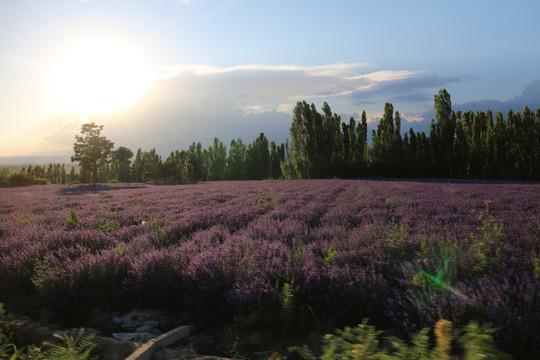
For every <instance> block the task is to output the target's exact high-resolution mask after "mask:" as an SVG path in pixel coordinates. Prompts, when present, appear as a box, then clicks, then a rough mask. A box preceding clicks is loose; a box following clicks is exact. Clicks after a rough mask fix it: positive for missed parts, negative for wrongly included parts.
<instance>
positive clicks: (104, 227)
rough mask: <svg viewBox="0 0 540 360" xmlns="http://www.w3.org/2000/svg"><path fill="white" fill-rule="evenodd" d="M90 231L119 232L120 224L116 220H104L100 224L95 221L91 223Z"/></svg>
mask: <svg viewBox="0 0 540 360" xmlns="http://www.w3.org/2000/svg"><path fill="white" fill-rule="evenodd" d="M89 229H90V230H101V231H105V232H113V231H118V229H120V224H119V223H118V222H116V221H114V220H111V221H109V220H107V219H103V220H101V221H100V222H98V223H97V222H95V221H92V222H91V223H90V227H89Z"/></svg>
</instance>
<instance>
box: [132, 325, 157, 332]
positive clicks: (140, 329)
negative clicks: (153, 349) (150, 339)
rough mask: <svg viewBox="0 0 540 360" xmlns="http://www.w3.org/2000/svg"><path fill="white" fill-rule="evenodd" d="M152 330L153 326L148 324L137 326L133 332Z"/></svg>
mask: <svg viewBox="0 0 540 360" xmlns="http://www.w3.org/2000/svg"><path fill="white" fill-rule="evenodd" d="M152 330H154V328H153V327H152V326H150V325H143V326H139V327H138V328H137V329H136V330H135V332H138V333H143V332H152Z"/></svg>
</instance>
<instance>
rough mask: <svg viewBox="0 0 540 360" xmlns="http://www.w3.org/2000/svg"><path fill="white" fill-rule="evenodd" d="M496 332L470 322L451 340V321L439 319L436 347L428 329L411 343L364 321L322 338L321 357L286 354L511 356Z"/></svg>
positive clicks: (300, 350) (328, 357) (442, 358)
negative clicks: (497, 342)
mask: <svg viewBox="0 0 540 360" xmlns="http://www.w3.org/2000/svg"><path fill="white" fill-rule="evenodd" d="M495 331H497V329H494V328H489V327H480V326H479V325H478V324H477V323H476V322H471V323H469V325H467V326H465V327H464V329H463V334H462V335H461V337H459V338H458V339H457V341H454V340H455V339H456V337H457V334H458V332H457V331H455V330H454V329H453V325H452V323H451V322H450V321H447V320H444V319H441V320H439V321H438V322H437V324H436V325H435V329H434V334H435V346H433V345H432V341H431V339H430V336H429V328H424V329H422V330H420V331H418V332H417V333H415V334H412V335H411V341H410V343H408V342H406V341H404V340H402V339H399V338H397V337H394V336H390V337H386V338H384V340H385V341H383V340H382V339H383V337H382V335H383V332H382V331H380V330H377V329H376V328H375V327H374V326H372V325H368V320H367V319H364V320H363V321H362V323H361V324H360V325H358V326H357V327H354V328H351V327H346V328H345V329H344V330H336V333H335V334H327V335H325V336H324V337H323V346H322V354H321V355H320V356H319V357H316V356H315V355H314V354H313V352H312V351H311V350H310V349H309V348H308V347H307V346H302V347H290V348H288V350H289V352H291V353H295V354H298V355H299V356H300V357H301V358H303V359H306V360H316V359H320V360H360V359H366V360H368V359H369V360H390V359H394V360H396V359H403V360H405V359H406V360H413V359H414V360H451V359H463V360H473V359H474V360H476V359H488V360H492V359H493V360H494V359H502V360H509V359H511V358H510V356H508V355H507V354H505V353H504V352H502V351H500V350H499V349H497V347H496V346H495V342H494V340H493V336H492V334H493V333H494V332H495ZM454 343H455V344H458V345H461V347H462V350H461V351H456V353H458V352H459V353H462V355H463V356H462V357H453V355H452V354H453V348H452V344H454Z"/></svg>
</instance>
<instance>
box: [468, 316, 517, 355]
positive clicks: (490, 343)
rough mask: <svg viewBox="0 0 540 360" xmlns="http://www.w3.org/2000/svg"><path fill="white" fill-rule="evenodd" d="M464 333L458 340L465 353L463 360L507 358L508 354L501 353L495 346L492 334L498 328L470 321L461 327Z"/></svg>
mask: <svg viewBox="0 0 540 360" xmlns="http://www.w3.org/2000/svg"><path fill="white" fill-rule="evenodd" d="M463 330H464V331H465V333H464V334H463V335H462V336H461V337H460V338H459V340H458V342H459V344H460V345H461V346H462V347H463V349H464V351H465V354H464V358H463V359H464V360H476V359H486V360H491V359H493V360H495V359H498V360H508V359H511V358H510V356H509V355H507V354H505V353H503V352H502V351H500V350H499V349H497V347H496V346H495V341H494V340H493V336H492V335H491V334H493V333H494V332H495V331H497V330H498V329H495V328H489V327H481V326H479V325H478V323H477V322H474V321H473V322H470V323H469V324H468V325H467V326H465V328H464V329H463Z"/></svg>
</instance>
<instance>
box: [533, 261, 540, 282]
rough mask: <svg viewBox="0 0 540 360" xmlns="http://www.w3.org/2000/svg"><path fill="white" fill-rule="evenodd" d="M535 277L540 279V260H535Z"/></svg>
mask: <svg viewBox="0 0 540 360" xmlns="http://www.w3.org/2000/svg"><path fill="white" fill-rule="evenodd" d="M533 264H534V277H535V278H537V279H540V259H534V262H533Z"/></svg>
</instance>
